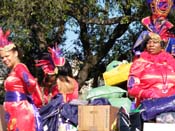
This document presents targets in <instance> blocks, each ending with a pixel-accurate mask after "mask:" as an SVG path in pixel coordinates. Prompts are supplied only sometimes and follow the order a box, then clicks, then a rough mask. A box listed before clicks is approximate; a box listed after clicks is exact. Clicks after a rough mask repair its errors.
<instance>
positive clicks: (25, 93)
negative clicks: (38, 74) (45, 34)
mask: <svg viewBox="0 0 175 131" xmlns="http://www.w3.org/2000/svg"><path fill="white" fill-rule="evenodd" d="M9 34H10V32H9V31H8V32H6V33H5V34H4V33H3V30H2V29H0V57H1V59H2V62H3V63H4V64H5V65H6V66H7V67H8V68H9V69H10V73H9V75H8V77H7V78H6V80H5V81H4V87H5V91H6V94H5V101H4V104H3V106H4V110H5V118H6V121H7V131H42V125H41V120H40V119H41V118H40V115H39V112H38V110H37V108H36V107H35V105H34V103H33V100H32V97H31V94H35V96H39V95H41V94H39V92H37V91H38V85H37V82H36V80H35V78H34V77H33V76H32V75H31V73H30V72H29V70H28V68H27V67H26V66H25V64H23V63H21V61H20V59H19V56H20V55H19V53H20V52H19V51H18V49H17V46H16V45H15V44H14V43H12V42H11V41H9V40H8V35H9Z"/></svg>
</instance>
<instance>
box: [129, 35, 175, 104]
mask: <svg viewBox="0 0 175 131" xmlns="http://www.w3.org/2000/svg"><path fill="white" fill-rule="evenodd" d="M163 44H164V43H163V42H162V39H161V37H160V36H159V35H157V34H155V33H152V32H151V33H149V38H148V39H147V42H146V44H144V45H145V47H146V49H145V50H144V51H143V52H142V53H141V55H140V58H138V59H136V60H135V61H134V62H133V64H132V66H131V69H130V73H129V78H128V93H129V95H130V96H131V97H134V98H136V101H137V105H139V104H140V101H142V100H144V99H151V98H160V97H167V96H171V95H174V94H175V79H174V78H175V64H174V63H175V59H174V58H173V56H172V55H171V54H169V53H167V52H165V51H164V49H163V46H164V45H163Z"/></svg>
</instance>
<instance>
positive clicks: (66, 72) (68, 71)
mask: <svg viewBox="0 0 175 131" xmlns="http://www.w3.org/2000/svg"><path fill="white" fill-rule="evenodd" d="M57 68H58V76H70V77H73V74H72V67H71V65H70V63H69V61H68V60H67V59H66V60H65V64H64V65H63V66H58V67H57Z"/></svg>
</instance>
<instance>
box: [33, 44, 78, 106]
mask: <svg viewBox="0 0 175 131" xmlns="http://www.w3.org/2000/svg"><path fill="white" fill-rule="evenodd" d="M48 52H49V54H47V53H46V54H45V55H44V56H43V58H42V60H36V66H37V67H41V68H42V70H43V72H44V75H45V76H44V79H43V83H42V86H43V87H42V90H43V94H44V97H43V98H44V104H43V105H45V104H47V103H48V102H49V101H50V100H51V99H52V98H54V97H55V96H56V95H57V94H62V96H63V98H64V102H70V101H71V100H73V99H78V87H79V85H78V83H77V81H76V80H75V79H74V78H73V75H72V68H71V65H70V64H69V62H68V60H67V59H66V58H65V57H62V56H61V51H60V49H59V48H58V47H56V48H50V47H49V48H48Z"/></svg>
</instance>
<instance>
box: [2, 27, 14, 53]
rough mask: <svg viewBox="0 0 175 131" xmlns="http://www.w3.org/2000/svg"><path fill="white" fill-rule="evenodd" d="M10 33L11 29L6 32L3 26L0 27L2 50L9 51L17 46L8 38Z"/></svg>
mask: <svg viewBox="0 0 175 131" xmlns="http://www.w3.org/2000/svg"><path fill="white" fill-rule="evenodd" d="M9 35H10V31H9V30H8V31H7V32H5V33H4V32H3V30H2V28H0V51H9V50H11V49H12V48H14V47H16V46H15V45H14V44H13V43H12V42H11V41H9V40H8V36H9Z"/></svg>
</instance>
